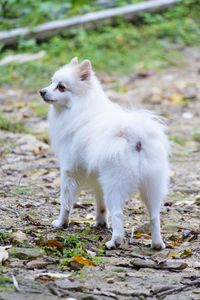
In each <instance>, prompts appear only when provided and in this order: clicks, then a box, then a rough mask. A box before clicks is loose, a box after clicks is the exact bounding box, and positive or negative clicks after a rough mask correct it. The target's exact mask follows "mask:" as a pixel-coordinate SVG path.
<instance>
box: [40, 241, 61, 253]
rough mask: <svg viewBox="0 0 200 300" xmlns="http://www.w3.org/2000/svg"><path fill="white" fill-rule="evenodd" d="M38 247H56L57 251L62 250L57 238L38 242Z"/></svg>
mask: <svg viewBox="0 0 200 300" xmlns="http://www.w3.org/2000/svg"><path fill="white" fill-rule="evenodd" d="M39 246H40V247H45V246H46V247H50V248H56V249H57V250H58V251H62V250H63V244H62V243H61V242H59V241H57V240H47V241H45V242H42V243H39Z"/></svg>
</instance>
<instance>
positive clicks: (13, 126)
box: [0, 112, 27, 133]
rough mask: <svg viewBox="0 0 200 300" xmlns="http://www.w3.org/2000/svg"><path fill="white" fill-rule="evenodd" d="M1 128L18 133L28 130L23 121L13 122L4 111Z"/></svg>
mask: <svg viewBox="0 0 200 300" xmlns="http://www.w3.org/2000/svg"><path fill="white" fill-rule="evenodd" d="M0 129H1V130H6V131H10V132H18V133H26V132H27V130H26V129H25V128H24V125H23V123H21V122H16V123H11V122H10V121H9V120H8V118H7V117H6V116H5V115H4V114H3V113H2V112H0Z"/></svg>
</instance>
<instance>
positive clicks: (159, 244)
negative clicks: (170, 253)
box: [151, 241, 165, 250]
mask: <svg viewBox="0 0 200 300" xmlns="http://www.w3.org/2000/svg"><path fill="white" fill-rule="evenodd" d="M151 249H155V250H163V249H165V244H164V243H163V241H160V242H157V243H155V242H153V241H152V243H151Z"/></svg>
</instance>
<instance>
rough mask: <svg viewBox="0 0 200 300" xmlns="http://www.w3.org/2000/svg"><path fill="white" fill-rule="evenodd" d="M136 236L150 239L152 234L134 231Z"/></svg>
mask: <svg viewBox="0 0 200 300" xmlns="http://www.w3.org/2000/svg"><path fill="white" fill-rule="evenodd" d="M134 238H136V239H141V238H144V239H147V240H149V239H150V236H149V235H148V234H146V233H142V232H135V233H134Z"/></svg>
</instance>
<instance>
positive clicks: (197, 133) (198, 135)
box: [192, 128, 200, 142]
mask: <svg viewBox="0 0 200 300" xmlns="http://www.w3.org/2000/svg"><path fill="white" fill-rule="evenodd" d="M192 138H193V140H194V141H196V142H200V128H198V129H194V130H193V132H192Z"/></svg>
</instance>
